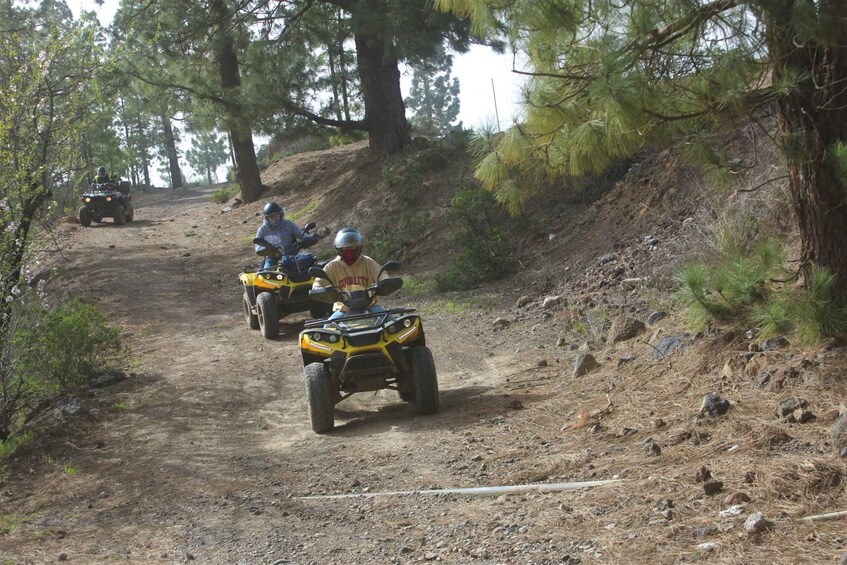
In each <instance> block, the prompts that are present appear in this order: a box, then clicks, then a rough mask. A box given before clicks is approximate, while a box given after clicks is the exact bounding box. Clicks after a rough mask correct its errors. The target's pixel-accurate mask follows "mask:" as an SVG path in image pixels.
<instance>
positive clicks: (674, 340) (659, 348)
mask: <svg viewBox="0 0 847 565" xmlns="http://www.w3.org/2000/svg"><path fill="white" fill-rule="evenodd" d="M688 336H689V334H687V333H684V334H679V335H675V336H671V337H663V338H662V340H661V341H660V342H659V343H658V344H656V345H655V346H654V348H653V351H652V352H651V353H650V359H652V360H653V361H659V360H660V359H664V358H665V357H667V356H668V355H670V354H671V353H672V352H674V351H675V350H677V349H679V348H680V347H682V345H683V344H684V343H685V339H686V338H688Z"/></svg>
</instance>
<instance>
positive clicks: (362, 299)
mask: <svg viewBox="0 0 847 565" xmlns="http://www.w3.org/2000/svg"><path fill="white" fill-rule="evenodd" d="M399 268H400V263H398V262H397V261H389V262H387V263H386V264H385V265H383V266H382V267H381V268H380V269H379V273H378V274H377V278H378V280H377V281H376V282H375V283H374V284H372V285H371V286H369V287H368V288H366V289H364V290H338V289H337V288H336V287H335V285H334V284H332V279H331V278H330V277H329V275H327V274H326V271H324V270H323V269H321V268H320V267H311V268H310V269H309V275H311V276H313V277H315V278H320V279H324V280H326V281H329V282H330V286H324V287H320V288H313V289H312V290H310V291H309V298H311V299H312V300H314V301H315V302H321V303H324V304H334V303H336V302H341V303H342V304H344V305H345V306H347V308H349V309H350V310H351V311H359V310H365V309H366V308H367V307H368V306H370V304H371V302H373V299H374V298H375V297H377V296H388V295H389V294H392V293H394V292H397V291H398V290H400V289H401V288H402V287H403V279H402V278H401V277H388V278H385V279H379V277H380V276H381V275H382V273H383V272H385V271H394V270H397V269H399Z"/></svg>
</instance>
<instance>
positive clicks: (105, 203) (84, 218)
mask: <svg viewBox="0 0 847 565" xmlns="http://www.w3.org/2000/svg"><path fill="white" fill-rule="evenodd" d="M131 189H132V183H131V182H129V181H126V180H122V181H111V182H102V183H96V182H95V183H91V186H90V187H89V188H88V192H86V193H85V194H83V195H82V196H81V197H80V199H81V200H82V206H81V207H80V208H79V223H80V225H82V226H85V227H88V226H90V225H91V222H92V220H93V221H95V222H102V221H103V218H113V219H114V220H115V225H117V226H121V225H123V224H125V223H126V222H131V221H132V220H133V217H134V216H135V211H134V210H133V208H132V202H131V200H132V196H131V195H130V193H129V192H130V190H131Z"/></svg>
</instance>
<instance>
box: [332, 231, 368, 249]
mask: <svg viewBox="0 0 847 565" xmlns="http://www.w3.org/2000/svg"><path fill="white" fill-rule="evenodd" d="M363 244H364V241H363V240H362V234H360V233H359V230H357V229H356V228H341V229H340V230H339V231H338V233H337V234H335V250H336V251H337V252H338V253H339V254H340V253H341V249H342V248H343V247H358V248H359V250H360V251H361V249H362V245H363Z"/></svg>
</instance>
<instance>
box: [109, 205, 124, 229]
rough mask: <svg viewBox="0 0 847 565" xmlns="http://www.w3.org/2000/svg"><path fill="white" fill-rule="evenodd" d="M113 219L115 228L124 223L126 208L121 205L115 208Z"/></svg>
mask: <svg viewBox="0 0 847 565" xmlns="http://www.w3.org/2000/svg"><path fill="white" fill-rule="evenodd" d="M112 217H113V218H114V219H115V225H116V226H122V225H124V224H125V223H126V208H124V207H123V205H122V204H118V205H117V206H115V212H114V213H113V214H112Z"/></svg>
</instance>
